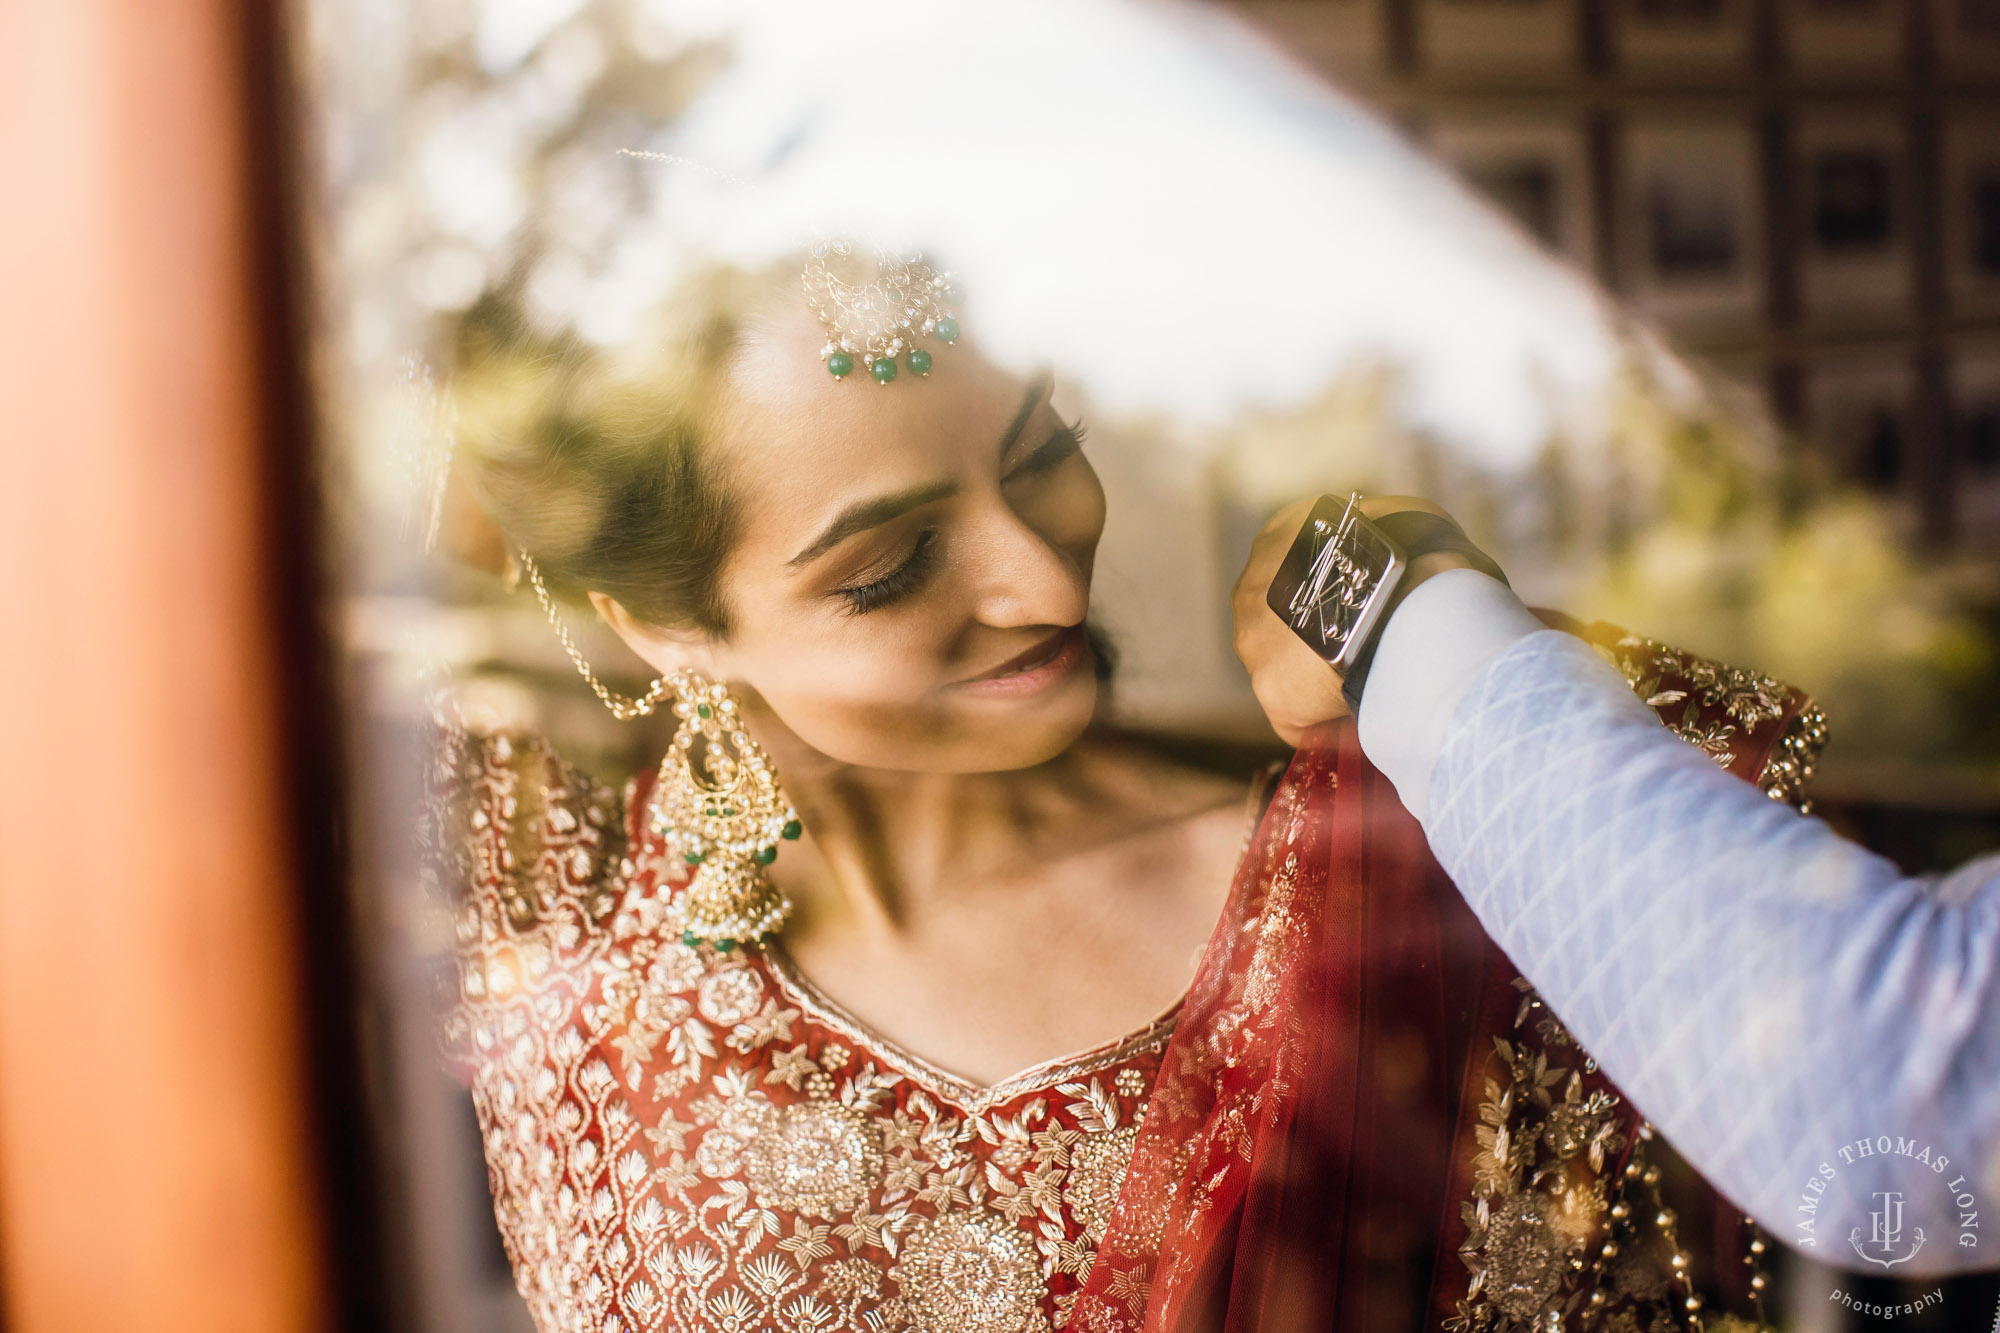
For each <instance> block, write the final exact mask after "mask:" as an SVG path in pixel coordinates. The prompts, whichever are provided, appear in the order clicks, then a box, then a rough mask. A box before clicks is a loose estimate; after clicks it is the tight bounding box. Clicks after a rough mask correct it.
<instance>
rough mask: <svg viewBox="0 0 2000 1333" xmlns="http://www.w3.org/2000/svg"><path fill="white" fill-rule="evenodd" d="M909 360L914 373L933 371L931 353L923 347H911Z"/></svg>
mask: <svg viewBox="0 0 2000 1333" xmlns="http://www.w3.org/2000/svg"><path fill="white" fill-rule="evenodd" d="M909 361H910V373H911V374H912V375H928V374H930V373H931V354H930V353H929V352H926V351H925V350H924V349H923V348H921V347H912V348H911V349H910V356H909Z"/></svg>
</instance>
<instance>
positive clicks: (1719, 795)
mask: <svg viewBox="0 0 2000 1333" xmlns="http://www.w3.org/2000/svg"><path fill="white" fill-rule="evenodd" d="M1359 721H1360V727H1361V741H1362V745H1363V748H1364V749H1365V750H1366V751H1367V753H1368V754H1369V756H1370V758H1371V759H1372V760H1374V762H1375V763H1376V765H1377V766H1378V767H1380V768H1381V769H1382V770H1383V771H1384V772H1385V773H1386V774H1387V775H1388V776H1389V777H1390V779H1391V780H1392V781H1393V782H1395V783H1396V785H1397V788H1398V790H1399V792H1401V793H1402V794H1403V796H1404V799H1405V803H1406V804H1407V805H1409V807H1410V809H1411V810H1412V812H1413V813H1415V814H1416V815H1417V816H1418V817H1419V819H1420V820H1422V822H1423V825H1424V829H1425V832H1426V834H1427V835H1428V836H1429V839H1430V843H1431V846H1432V849H1433V850H1434V851H1435V852H1436V854H1437V856H1438V859H1439V861H1440V863H1441V864H1442V865H1443V866H1444V868H1445V870H1446V871H1447V872H1448V873H1449V874H1450V875H1451V877H1452V879H1453V880H1454V881H1455V882H1456V883H1457V884H1458V886H1459V888H1460V890H1461V891H1462V892H1463V893H1464V894H1465V897H1466V899H1467V901H1468V902H1469V903H1470V904H1471V906H1472V908H1473V910H1474V911H1475V912H1476V913H1477V914H1478V915H1479V917H1480V920H1481V922H1482V923H1483V924H1484V925H1485V926H1486V928H1487V929H1488V931H1489V932H1490V933H1491V934H1492V935H1493V937H1494V939H1495V940H1496V941H1497V942H1498V943H1499V944H1500V946H1501V947H1502V948H1503V949H1505V950H1506V951H1507V953H1508V954H1509V956H1510V957H1512V959H1513V960H1514V961H1515V963H1516V964H1517V965H1518V966H1519V967H1520V968H1521V969H1522V971H1523V972H1524V973H1525V974H1526V975H1527V976H1528V977H1530V978H1531V979H1532V980H1533V981H1534V983H1535V985H1536V987H1537V989H1538V990H1539V991H1540V992H1541V993H1542V995H1543V996H1544V998H1545V999H1546V1000H1547V1001H1548V1002H1549V1004H1550V1005H1551V1007H1553V1008H1554V1009H1555V1010H1556V1012H1557V1013H1559V1014H1560V1015H1561V1016H1562V1018H1563V1020H1564V1022H1565V1023H1566V1024H1567V1025H1568V1026H1569V1027H1570V1029H1571V1031H1573V1032H1574V1033H1575V1034H1576V1036H1577V1037H1578V1038H1579V1039H1580V1040H1581V1041H1582V1042H1583V1043H1584V1044H1585V1045H1586V1046H1587V1047H1588V1048H1589V1049H1590V1050H1591V1051H1592V1053H1593V1054H1595V1055H1596V1057H1597V1058H1598V1059H1599V1061H1600V1062H1601V1063H1602V1064H1603V1066H1604V1068H1605V1069H1606V1071H1607V1072H1608V1073H1609V1074H1610V1075H1611V1076H1612V1077H1613V1078H1614V1079H1615V1080H1617V1082H1618V1083H1619V1084H1620V1086H1621V1087H1623V1088H1624V1089H1625V1090H1626V1091H1627V1092H1628V1093H1629V1094H1630V1096H1631V1097H1632V1098H1633V1100H1634V1101H1635V1102H1636V1103H1637V1104H1638V1105H1639V1106H1640V1107H1641V1108H1642V1109H1643V1110H1644V1111H1645V1112H1646V1114H1647V1115H1648V1116H1649V1117H1650V1118H1651V1119H1652V1120H1653V1122H1654V1123H1655V1124H1657V1125H1658V1126H1659V1127H1660V1129H1661V1131H1662V1132H1663V1133H1664V1134H1665V1135H1666V1136H1667V1137H1668V1138H1669V1139H1670V1140H1671V1141H1672V1142H1673V1143H1674V1144H1675V1146H1676V1147H1677V1148H1679V1149H1680V1150H1681V1151H1682V1153H1683V1154H1685V1155H1686V1156H1687V1157H1688V1158H1689V1159H1690V1160H1691V1161H1693V1162H1694V1163H1695V1164H1696V1165H1698V1166H1699V1167H1700V1168H1701V1169H1702V1170H1703V1172H1704V1173H1706V1174H1707V1175H1708V1177H1709V1178H1710V1179H1711V1180H1712V1181H1713V1182H1714V1183H1715V1184H1716V1186H1717V1187H1718V1188H1720V1189H1721V1190H1723V1191H1724V1192H1725V1193H1726V1194H1728V1195H1729V1196H1730V1197H1731V1198H1732V1199H1734V1200H1735V1201H1736V1202H1737V1203H1738V1204H1740V1205H1741V1206H1742V1207H1743V1208H1744V1209H1745V1210H1746V1211H1747V1212H1749V1213H1750V1214H1751V1215H1752V1216H1754V1217H1756V1218H1757V1219H1758V1221H1760V1222H1761V1223H1763V1224H1764V1225H1765V1226H1766V1227H1767V1228H1769V1229H1770V1231H1771V1232H1772V1233H1773V1234H1774V1235H1775V1236H1777V1237H1779V1238H1781V1239H1784V1240H1786V1241H1787V1242H1789V1243H1791V1244H1793V1245H1795V1246H1798V1247H1800V1248H1802V1249H1805V1250H1806V1251H1808V1252H1810V1253H1813V1254H1815V1255H1816V1256H1817V1257H1819V1258H1821V1259H1822V1260H1824V1261H1827V1262H1832V1263H1841V1262H1845V1263H1846V1264H1848V1265H1849V1266H1852V1265H1853V1264H1855V1262H1856V1258H1855V1255H1854V1254H1853V1253H1852V1251H1851V1250H1850V1248H1849V1245H1848V1235H1849V1232H1850V1230H1851V1228H1852V1227H1854V1226H1857V1225H1858V1226H1860V1227H1861V1228H1862V1230H1863V1232H1864V1233H1865V1232H1866V1231H1867V1230H1868V1228H1869V1217H1868V1212H1869V1210H1870V1208H1871V1207H1873V1206H1874V1205H1873V1203H1872V1202H1871V1200H1872V1197H1873V1194H1874V1192H1875V1191H1877V1190H1898V1191H1901V1192H1903V1193H1904V1194H1905V1195H1906V1205H1905V1206H1906V1208H1907V1210H1908V1212H1907V1214H1906V1225H1907V1226H1908V1227H1909V1228H1911V1229H1912V1230H1914V1229H1915V1228H1917V1227H1922V1228H1923V1229H1924V1230H1925V1232H1926V1233H1927V1235H1928V1236H1929V1238H1930V1243H1929V1244H1928V1245H1927V1246H1926V1247H1925V1248H1924V1249H1923V1251H1922V1252H1921V1253H1920V1254H1919V1255H1918V1256H1917V1258H1915V1259H1914V1260H1912V1261H1910V1262H1909V1264H1908V1265H1907V1266H1906V1267H1903V1268H1899V1269H1898V1270H1897V1271H1899V1272H1902V1273H1908V1274H1910V1275H1912V1276H1914V1275H1917V1274H1918V1273H1925V1272H1928V1273H1938V1272H1947V1271H1955V1270H1963V1269H1969V1268H1974V1267H1980V1266H1992V1265H1994V1264H1995V1263H2000V1252H1996V1250H1995V1249H1994V1244H1993V1243H1992V1242H1988V1243H1986V1244H1985V1245H1984V1246H1983V1247H1982V1246H1981V1245H1980V1244H1979V1240H1980V1237H1981V1235H1982V1228H1981V1227H1977V1226H1974V1227H1967V1226H1964V1225H1963V1219H1964V1217H1965V1214H1966V1212H1967V1211H1974V1210H1967V1209H1964V1208H1962V1207H1961V1206H1959V1205H1957V1204H1956V1203H1955V1202H1954V1200H1955V1199H1956V1198H1957V1197H1958V1196H1961V1195H1965V1194H1968V1193H1969V1194H1971V1195H1972V1196H1973V1197H1974V1199H1975V1200H1976V1204H1975V1210H1976V1211H1977V1212H1979V1213H1981V1214H1983V1215H1984V1217H1983V1218H1982V1219H1981V1220H1982V1221H1985V1219H1990V1218H1992V1217H1993V1216H1994V1215H1995V1214H1996V1211H2000V1202H1996V1201H2000V858H1988V859H1986V860H1984V861H1980V862H1975V863H1973V864H1971V865H1968V866H1966V867H1964V868H1962V869H1961V870H1959V871H1958V872H1957V873H1955V874H1953V875H1950V876H1945V877H1941V878H1940V877H1919V878H1909V877H1905V876H1903V875H1901V874H1900V873H1899V872H1898V871H1897V870H1896V868H1895V867H1894V866H1893V865H1891V864H1890V863H1889V862H1887V861H1885V860H1883V859H1882V858H1881V857H1878V856H1875V855H1873V854H1872V853H1870V852H1868V851H1866V850H1864V849H1862V848H1860V847H1857V846H1855V845H1853V844H1851V843H1848V842H1846V841H1844V840H1842V839H1841V838H1840V837H1839V836H1838V835H1836V834H1835V833H1834V832H1833V831H1832V830H1831V829H1829V828H1828V827H1827V826H1826V825H1824V824H1822V823H1820V822H1818V821H1816V820H1812V819H1807V818H1802V817H1800V816H1798V815H1796V814H1793V813H1792V812H1791V811H1789V810H1788V809H1786V808H1784V807H1782V806H1780V805H1779V804H1777V803H1776V802H1774V801H1771V800H1769V799H1767V798H1766V797H1765V796H1764V795H1762V794H1761V793H1760V792H1758V791H1757V790H1756V789H1755V788H1753V787H1750V786H1748V785H1746V784H1744V783H1743V782H1741V781H1739V780H1737V779H1735V778H1732V777H1730V776H1728V775H1727V774H1725V773H1723V772H1721V771H1720V770H1719V769H1717V768H1716V767H1715V765H1714V764H1713V763H1711V762H1710V761H1709V760H1708V759H1707V758H1706V757H1705V756H1703V755H1702V754H1701V753H1700V752H1699V751H1697V750H1695V749H1693V748H1692V747H1690V746H1688V745H1686V744H1684V743H1682V742H1681V741H1680V740H1678V739H1677V738H1676V737H1674V736H1673V735H1672V734H1671V733H1669V732H1667V731H1666V730H1665V729H1664V728H1662V727H1661V726H1660V725H1659V723H1658V720H1657V719H1656V718H1655V717H1654V715H1653V714H1652V713H1651V711H1650V710H1648V709H1647V708H1646V707H1645V706H1644V705H1643V704H1642V703H1640V702H1639V701H1638V700H1637V699H1635V698H1634V697H1633V695H1632V693H1631V691H1630V689H1629V688H1628V687H1627V685H1626V683H1625V682H1624V680H1623V679H1621V678H1620V676H1619V675H1618V673H1617V672H1616V671H1615V670H1613V669H1612V668H1611V667H1610V666H1609V665H1607V664H1606V663H1605V662H1604V661H1603V660H1602V659H1601V658H1599V657H1598V656H1597V654H1596V653H1595V652H1594V651H1592V650H1591V649H1590V648H1588V647H1587V646H1585V645H1583V644H1581V643H1579V642H1577V641H1576V640H1574V639H1572V638H1570V637H1569V636H1567V635H1563V634H1558V633H1553V632H1547V631H1544V630H1542V628H1541V626H1540V624H1539V622H1537V621H1536V620H1535V619H1534V618H1533V617H1532V616H1531V615H1529V614H1528V613H1527V612H1526V610H1525V609H1524V608H1522V607H1521V605H1520V603H1519V602H1518V601H1516V600H1515V599H1514V598H1513V596H1512V594H1511V593H1508V592H1507V591H1506V589H1505V588H1503V587H1501V585H1499V584H1498V583H1495V582H1493V581H1492V580H1490V579H1486V578H1484V577H1483V576H1481V575H1478V574H1474V573H1471V572H1469V571H1459V572H1455V573H1451V574H1444V575H1439V576H1438V577H1436V578H1434V579H1431V580H1429V581H1427V582H1426V583H1425V585H1424V586H1423V587H1420V588H1419V589H1417V590H1416V591H1415V592H1413V593H1412V594H1411V595H1410V597H1409V598H1408V600H1407V601H1406V602H1405V603H1404V604H1403V605H1402V607H1401V608H1400V609H1399V610H1398V611H1397V613H1396V615H1395V617H1394V619H1393V620H1391V622H1390V624H1389V626H1388V628H1387V629H1386V630H1385V631H1384V633H1383V637H1382V642H1381V647H1380V650H1379V653H1378V656H1377V658H1376V664H1375V668H1374V671H1373V673H1372V674H1371V677H1370V681H1369V686H1368V690H1367V693H1366V695H1365V698H1364V703H1363V707H1362V712H1361V717H1360V719H1359ZM1883 1135H1888V1136H1891V1139H1892V1141H1893V1140H1900V1139H1908V1140H1912V1141H1913V1142H1914V1143H1915V1144H1916V1145H1918V1146H1928V1147H1929V1148H1930V1150H1931V1157H1932V1159H1933V1160H1935V1158H1936V1157H1938V1156H1943V1157H1946V1158H1949V1159H1950V1164H1949V1165H1948V1166H1947V1167H1946V1168H1945V1169H1944V1170H1943V1171H1942V1172H1938V1173H1932V1172H1925V1171H1922V1170H1921V1169H1920V1168H1916V1167H1913V1166H1912V1164H1911V1162H1910V1160H1909V1159H1908V1158H1907V1157H1905V1156H1899V1155H1897V1154H1896V1153H1895V1152H1893V1151H1892V1153H1891V1154H1889V1155H1887V1156H1884V1155H1881V1154H1872V1155H1863V1154H1862V1153H1861V1152H1860V1150H1859V1149H1858V1148H1857V1147H1856V1145H1857V1143H1858V1142H1859V1141H1861V1140H1868V1141H1870V1142H1871V1143H1872V1142H1873V1141H1875V1140H1877V1139H1878V1138H1879V1137H1880V1136H1883ZM1896 1146H1900V1145H1896ZM1843 1149H1845V1150H1846V1151H1845V1152H1844V1153H1843ZM1823 1167H1830V1168H1832V1169H1833V1170H1834V1171H1835V1173H1836V1177H1835V1181H1837V1184H1838V1187H1839V1188H1838V1189H1837V1190H1835V1189H1833V1188H1831V1187H1830V1186H1831V1184H1832V1183H1834V1182H1828V1184H1827V1185H1823V1186H1822V1188H1821V1191H1820V1192H1819V1193H1818V1194H1816V1195H1813V1196H1811V1197H1812V1198H1813V1201H1814V1202H1815V1204H1818V1203H1820V1202H1822V1201H1823V1202H1824V1203H1825V1204H1826V1207H1825V1208H1817V1207H1816V1208H1815V1210H1814V1211H1813V1212H1810V1213H1808V1212H1805V1211H1803V1210H1802V1209H1801V1207H1800V1205H1801V1203H1802V1201H1804V1199H1805V1198H1806V1197H1807V1194H1806V1191H1807V1188H1808V1186H1809V1184H1810V1182H1812V1181H1813V1180H1814V1178H1815V1177H1816V1176H1817V1175H1819V1174H1820V1173H1821V1172H1822V1168H1823ZM1953 1182H1957V1184H1956V1188H1955V1189H1954V1188H1951V1186H1952V1184H1953ZM1836 1205H1838V1206H1836ZM1807 1222H1811V1223H1812V1225H1811V1226H1810V1227H1807V1226H1805V1225H1803V1224H1804V1223H1807ZM1991 1227H1992V1223H1991V1222H1990V1221H1985V1227H1984V1228H1983V1229H1986V1230H1990V1229H1991Z"/></svg>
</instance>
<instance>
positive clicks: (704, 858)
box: [517, 551, 802, 953]
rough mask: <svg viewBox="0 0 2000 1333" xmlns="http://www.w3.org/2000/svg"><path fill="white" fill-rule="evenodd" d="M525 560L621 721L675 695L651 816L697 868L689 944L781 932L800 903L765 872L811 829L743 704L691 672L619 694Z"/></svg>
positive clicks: (689, 894) (570, 646) (690, 893)
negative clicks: (675, 722)
mask: <svg viewBox="0 0 2000 1333" xmlns="http://www.w3.org/2000/svg"><path fill="white" fill-rule="evenodd" d="M517 554H518V555H519V557H520V561H521V568H522V569H523V570H524V571H525V572H526V573H527V575H528V582H529V583H530V584H532V585H533V586H534V589H535V597H536V598H537V600H539V601H540V602H541V604H542V610H543V612H544V613H546V614H547V616H548V618H549V623H550V624H551V625H553V626H554V627H555V631H556V637H557V638H559V639H561V640H562V645H563V650H564V651H565V652H567V653H568V654H569V659H570V661H572V662H574V663H575V664H576V669H577V672H578V674H580V675H581V676H582V677H583V679H584V681H585V683H587V684H588V685H589V686H590V688H591V690H592V691H593V692H594V693H595V694H596V695H597V697H598V698H599V699H602V700H603V701H604V706H605V707H606V708H609V709H610V710H611V715H612V716H613V717H615V718H617V719H619V720H620V721H621V722H622V721H629V720H630V719H632V718H635V717H646V716H649V715H650V714H651V713H652V712H653V711H654V710H655V709H656V708H658V707H659V705H660V702H661V700H663V699H665V698H666V697H667V695H668V694H672V695H673V696H674V705H673V711H674V716H675V717H676V718H678V719H680V725H679V726H678V727H676V728H675V729H674V738H673V741H672V743H670V744H669V745H668V746H667V753H666V757H665V758H663V759H662V760H660V772H659V780H658V781H657V782H656V783H654V785H653V802H652V810H651V817H652V825H653V831H654V832H656V833H658V834H660V835H661V836H662V837H664V838H665V839H666V840H667V844H668V846H669V847H670V848H672V850H673V851H674V852H675V853H676V854H678V855H679V856H680V858H681V860H682V861H683V862H684V863H685V864H686V865H688V866H689V867H690V868H691V869H692V871H693V876H692V878H691V879H690V880H689V882H688V886H687V889H686V891H685V892H684V893H683V894H682V896H681V907H682V911H683V914H684V919H683V927H684V929H683V931H682V934H681V942H682V943H683V944H686V945H688V946H689V947H693V946H696V945H700V944H710V945H713V946H714V947H715V948H716V949H717V950H718V951H720V952H722V953H728V952H730V951H731V950H733V949H735V948H736V946H737V945H739V944H755V943H758V942H759V941H762V940H764V939H766V938H768V937H769V936H771V935H774V934H776V933H777V931H778V929H779V927H781V926H783V925H784V924H785V919H786V918H787V917H789V916H790V915H791V913H792V904H791V901H790V900H789V899H787V898H786V897H785V895H784V892H783V891H782V890H781V889H779V888H778V886H777V885H776V884H774V883H772V881H771V876H770V874H769V872H768V871H767V870H766V869H765V867H766V866H769V865H770V864H771V863H772V862H773V861H775V860H777V859H778V844H779V843H780V842H790V841H793V840H795V839H796V838H797V837H798V836H799V834H800V832H801V831H802V829H801V826H800V824H799V815H798V811H796V810H794V809H793V808H792V803H791V802H790V801H789V800H788V799H786V797H785V790H784V788H783V787H782V786H780V785H779V783H778V775H777V773H776V771H775V770H773V769H772V767H771V758H770V756H769V755H768V754H766V753H765V752H764V747H763V746H761V745H759V744H757V742H756V741H754V740H752V739H751V737H750V733H748V732H747V731H745V730H744V729H743V717H742V713H741V710H740V709H739V708H738V707H737V704H736V700H735V698H734V697H733V696H731V695H730V693H729V691H728V689H727V688H725V687H724V686H722V685H720V684H718V683H717V682H715V681H712V680H709V679H708V678H707V677H705V676H703V675H701V674H700V673H699V672H695V671H690V670H687V669H685V668H683V669H681V670H677V671H670V672H668V673H667V674H666V675H664V676H661V677H660V678H659V679H657V680H655V681H654V682H653V683H652V685H651V686H649V687H648V688H647V690H646V692H645V693H644V694H643V695H641V696H639V697H638V698H636V699H632V698H628V697H626V696H625V695H622V694H618V693H616V692H614V691H612V690H611V689H610V688H609V687H607V686H606V685H605V684H604V682H603V681H601V680H599V679H598V678H597V673H596V672H594V671H592V670H591V669H590V663H589V662H587V661H585V660H584V657H583V653H582V651H581V650H580V649H578V648H577V646H576V641H575V640H574V639H572V638H571V637H570V633H569V627H568V626H567V625H565V624H563V620H562V616H561V614H560V613H559V612H558V611H557V610H556V604H555V599H554V598H552V597H551V596H550V595H549V589H548V585H547V584H546V583H544V582H543V581H542V571H541V569H540V568H539V567H537V566H536V564H535V561H534V557H532V556H530V555H529V554H528V553H527V552H526V551H520V552H517Z"/></svg>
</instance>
